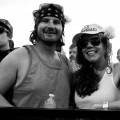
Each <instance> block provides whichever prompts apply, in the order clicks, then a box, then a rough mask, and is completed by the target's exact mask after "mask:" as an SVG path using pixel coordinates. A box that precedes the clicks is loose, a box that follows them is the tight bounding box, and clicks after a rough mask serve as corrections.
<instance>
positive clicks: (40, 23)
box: [0, 4, 71, 108]
mask: <svg viewBox="0 0 120 120" xmlns="http://www.w3.org/2000/svg"><path fill="white" fill-rule="evenodd" d="M33 16H34V20H35V25H34V30H33V32H32V33H31V35H30V41H31V42H32V43H33V45H27V46H25V47H22V48H18V49H17V50H15V51H14V52H12V53H11V54H9V55H8V56H7V57H6V58H5V59H4V60H3V61H2V62H1V66H0V67H1V69H0V94H1V96H0V106H12V105H11V104H10V103H8V101H6V99H4V97H3V95H4V93H5V92H6V91H7V90H8V88H9V87H10V86H12V85H13V84H15V85H14V90H13V98H12V101H13V103H14V104H15V106H17V107H33V108H68V107H69V94H70V86H69V81H70V78H71V71H70V66H69V63H68V60H67V58H66V57H65V56H63V55H62V54H60V53H59V52H57V51H56V47H57V45H59V44H60V43H61V42H62V36H63V34H64V27H65V23H66V22H67V19H66V17H65V15H64V13H63V8H62V6H60V5H57V4H41V5H40V8H39V9H38V10H35V11H34V12H33Z"/></svg>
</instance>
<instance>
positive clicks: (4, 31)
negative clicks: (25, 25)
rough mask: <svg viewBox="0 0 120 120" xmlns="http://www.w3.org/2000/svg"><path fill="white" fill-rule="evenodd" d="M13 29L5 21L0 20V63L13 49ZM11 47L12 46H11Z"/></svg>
mask: <svg viewBox="0 0 120 120" xmlns="http://www.w3.org/2000/svg"><path fill="white" fill-rule="evenodd" d="M12 37H13V27H12V25H11V24H10V22H9V21H8V20H6V19H0V61H1V60H2V59H3V58H4V57H5V56H6V55H7V54H8V53H10V52H11V51H12V50H13V49H14V42H13V41H12V40H11V39H12ZM11 45H12V46H11Z"/></svg>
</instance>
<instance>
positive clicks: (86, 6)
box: [0, 0, 120, 62]
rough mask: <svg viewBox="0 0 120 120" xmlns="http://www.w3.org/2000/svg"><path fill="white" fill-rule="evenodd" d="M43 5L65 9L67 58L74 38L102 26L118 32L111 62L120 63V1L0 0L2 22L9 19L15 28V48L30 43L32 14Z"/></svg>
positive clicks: (65, 48)
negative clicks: (85, 28)
mask: <svg viewBox="0 0 120 120" xmlns="http://www.w3.org/2000/svg"><path fill="white" fill-rule="evenodd" d="M41 3H57V4H60V5H62V6H63V8H64V13H65V15H66V16H67V17H68V18H69V19H70V22H69V23H67V24H66V26H65V36H64V41H65V46H64V47H63V49H64V51H65V53H66V55H67V57H68V56H69V46H70V45H71V43H72V38H73V36H74V35H75V34H77V33H79V32H80V31H81V29H82V28H83V26H84V25H87V24H99V25H100V26H102V27H103V28H104V27H108V26H111V27H113V28H114V30H115V37H114V38H113V39H111V40H110V42H111V43H112V49H113V52H112V54H113V55H112V60H113V62H117V59H116V55H117V50H118V49H119V48H120V14H119V11H120V6H119V0H0V18H4V19H8V20H9V21H10V23H11V24H12V26H13V29H14V30H13V41H14V43H15V46H16V47H20V46H23V45H25V44H31V43H30V42H29V36H30V33H31V31H32V30H33V26H34V22H33V15H32V12H33V11H34V10H36V9H38V8H39V5H40V4H41Z"/></svg>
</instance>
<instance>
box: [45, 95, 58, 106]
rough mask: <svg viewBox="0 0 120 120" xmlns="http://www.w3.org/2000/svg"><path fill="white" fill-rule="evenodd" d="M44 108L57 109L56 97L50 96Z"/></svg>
mask: <svg viewBox="0 0 120 120" xmlns="http://www.w3.org/2000/svg"><path fill="white" fill-rule="evenodd" d="M44 108H56V102H55V95H54V94H51V93H50V94H49V98H48V99H47V100H46V101H45V103H44Z"/></svg>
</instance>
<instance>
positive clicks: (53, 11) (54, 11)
mask: <svg viewBox="0 0 120 120" xmlns="http://www.w3.org/2000/svg"><path fill="white" fill-rule="evenodd" d="M46 16H51V17H56V18H58V19H59V20H61V22H62V24H65V22H66V19H65V17H64V14H63V10H62V7H61V6H59V5H56V4H47V5H44V6H42V7H41V8H40V9H39V10H37V11H35V12H34V17H35V19H40V18H43V17H46Z"/></svg>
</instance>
